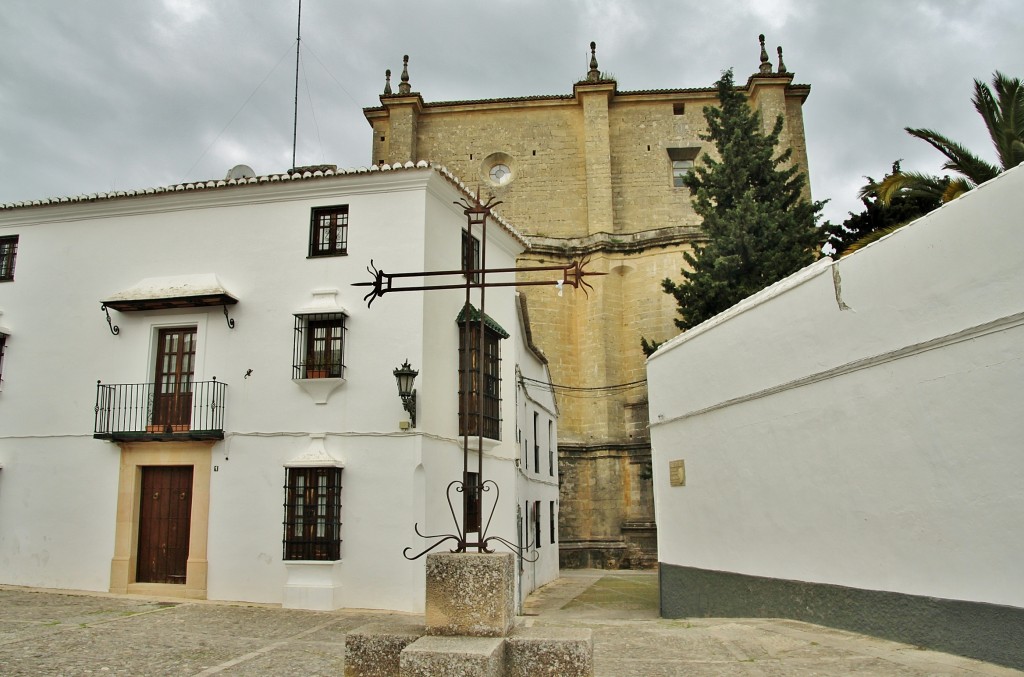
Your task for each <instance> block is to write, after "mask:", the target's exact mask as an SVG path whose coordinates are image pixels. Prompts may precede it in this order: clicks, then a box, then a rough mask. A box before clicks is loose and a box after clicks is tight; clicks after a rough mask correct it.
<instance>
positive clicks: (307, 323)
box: [292, 313, 346, 378]
mask: <svg viewBox="0 0 1024 677" xmlns="http://www.w3.org/2000/svg"><path fill="white" fill-rule="evenodd" d="M345 319H346V315H345V314H344V313H312V314H307V315H296V316H295V339H294V343H293V347H292V378H345Z"/></svg>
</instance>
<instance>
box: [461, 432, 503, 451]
mask: <svg viewBox="0 0 1024 677" xmlns="http://www.w3.org/2000/svg"><path fill="white" fill-rule="evenodd" d="M462 440H463V436H462V435H459V445H460V446H461V445H462ZM478 444H480V437H479V435H471V436H470V438H469V450H470V451H476V448H477V445H478ZM500 444H501V440H492V439H491V438H490V437H485V438H484V439H483V450H484V451H493V450H494V449H495V448H496V447H498V446H499V445H500Z"/></svg>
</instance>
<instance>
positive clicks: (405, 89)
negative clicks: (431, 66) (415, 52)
mask: <svg viewBox="0 0 1024 677" xmlns="http://www.w3.org/2000/svg"><path fill="white" fill-rule="evenodd" d="M410 92H412V85H410V84H409V55H408V54H406V55H405V56H403V57H402V83H401V84H400V85H398V93H399V94H409V93H410Z"/></svg>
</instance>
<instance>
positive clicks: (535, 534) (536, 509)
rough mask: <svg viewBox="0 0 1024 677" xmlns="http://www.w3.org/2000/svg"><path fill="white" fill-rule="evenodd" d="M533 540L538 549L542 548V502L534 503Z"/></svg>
mask: <svg viewBox="0 0 1024 677" xmlns="http://www.w3.org/2000/svg"><path fill="white" fill-rule="evenodd" d="M533 538H534V543H535V544H536V547H538V548H539V547H540V544H541V543H540V501H534V502H533Z"/></svg>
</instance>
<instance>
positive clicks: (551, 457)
mask: <svg viewBox="0 0 1024 677" xmlns="http://www.w3.org/2000/svg"><path fill="white" fill-rule="evenodd" d="M553 433H554V427H553V426H552V423H551V421H548V475H550V476H551V477H554V476H555V436H554V434H553Z"/></svg>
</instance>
